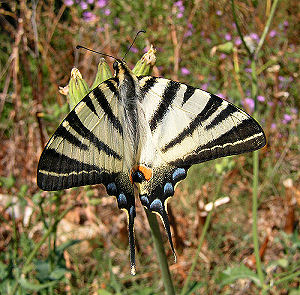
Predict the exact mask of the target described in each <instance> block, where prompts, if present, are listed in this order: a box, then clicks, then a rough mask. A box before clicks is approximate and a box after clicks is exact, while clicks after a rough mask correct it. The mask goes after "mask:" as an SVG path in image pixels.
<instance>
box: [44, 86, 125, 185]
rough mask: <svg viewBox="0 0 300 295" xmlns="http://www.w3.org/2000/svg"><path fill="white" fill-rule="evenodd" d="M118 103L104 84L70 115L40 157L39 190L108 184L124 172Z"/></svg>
mask: <svg viewBox="0 0 300 295" xmlns="http://www.w3.org/2000/svg"><path fill="white" fill-rule="evenodd" d="M95 94H96V95H95ZM117 104H118V102H117V100H116V98H115V96H114V94H113V92H112V91H111V90H110V89H109V88H108V87H107V86H106V84H101V86H98V87H97V88H96V89H95V90H93V91H92V92H90V93H89V94H88V95H87V96H86V97H85V98H84V99H83V100H82V101H81V102H80V103H79V104H78V105H77V106H76V107H75V108H74V109H73V110H72V111H71V112H70V113H69V114H68V116H67V117H66V118H65V119H64V120H63V122H62V123H61V125H60V126H59V127H58V129H57V130H56V132H55V133H54V134H53V136H52V137H51V139H50V140H49V142H48V144H47V146H46V147H45V149H44V151H43V153H42V155H41V158H40V161H39V166H38V185H39V187H40V188H42V189H44V190H60V189H65V188H69V187H76V186H81V185H88V184H96V183H107V181H109V180H110V178H111V176H110V175H114V174H117V173H118V172H122V170H123V159H124V151H123V149H124V146H123V134H122V125H121V122H120V121H119V120H118V118H117V116H118V115H120V114H119V113H120V112H121V109H120V108H118V107H117ZM115 114H116V115H115ZM112 134H113V135H114V136H112Z"/></svg>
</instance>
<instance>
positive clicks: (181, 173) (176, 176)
mask: <svg viewBox="0 0 300 295" xmlns="http://www.w3.org/2000/svg"><path fill="white" fill-rule="evenodd" d="M185 178H186V171H185V169H184V168H177V169H176V170H175V171H174V172H173V174H172V180H173V181H174V183H176V182H178V181H180V180H183V179H185Z"/></svg>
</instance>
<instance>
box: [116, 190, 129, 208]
mask: <svg viewBox="0 0 300 295" xmlns="http://www.w3.org/2000/svg"><path fill="white" fill-rule="evenodd" d="M117 200H118V206H119V208H126V207H127V199H126V196H125V195H124V194H123V193H121V194H119V196H118V197H117Z"/></svg>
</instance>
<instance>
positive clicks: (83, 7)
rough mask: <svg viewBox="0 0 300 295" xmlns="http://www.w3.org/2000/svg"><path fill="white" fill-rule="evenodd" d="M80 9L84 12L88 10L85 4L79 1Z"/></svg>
mask: <svg viewBox="0 0 300 295" xmlns="http://www.w3.org/2000/svg"><path fill="white" fill-rule="evenodd" d="M80 7H81V9H83V10H86V9H87V8H88V5H87V3H86V2H84V1H81V2H80Z"/></svg>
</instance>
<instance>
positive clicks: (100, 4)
mask: <svg viewBox="0 0 300 295" xmlns="http://www.w3.org/2000/svg"><path fill="white" fill-rule="evenodd" d="M106 5H107V0H98V1H97V3H96V6H97V7H99V8H103V7H104V6H106Z"/></svg>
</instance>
